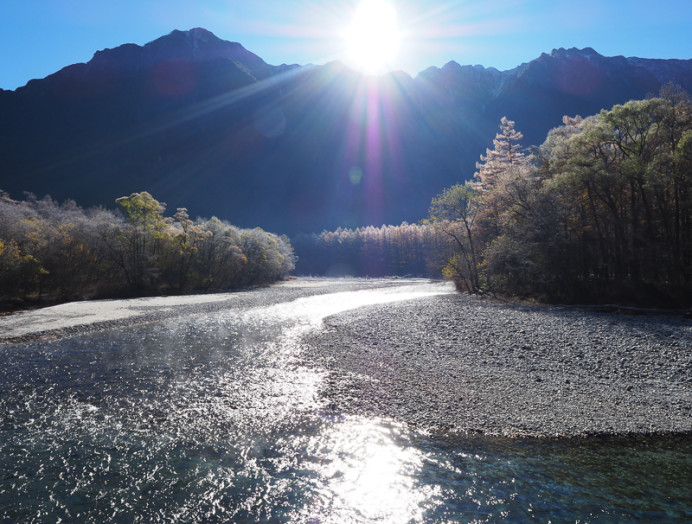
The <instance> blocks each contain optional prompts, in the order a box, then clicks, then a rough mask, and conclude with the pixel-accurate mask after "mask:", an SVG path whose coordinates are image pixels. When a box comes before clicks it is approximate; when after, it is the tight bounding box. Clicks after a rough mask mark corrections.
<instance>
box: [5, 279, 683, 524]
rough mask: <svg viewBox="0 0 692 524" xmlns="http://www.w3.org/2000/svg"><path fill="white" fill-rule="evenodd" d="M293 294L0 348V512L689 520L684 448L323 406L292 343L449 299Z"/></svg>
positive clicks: (30, 516) (11, 517)
mask: <svg viewBox="0 0 692 524" xmlns="http://www.w3.org/2000/svg"><path fill="white" fill-rule="evenodd" d="M293 285H294V286H295V287H296V288H300V286H301V285H303V287H302V288H301V289H302V290H303V292H301V294H300V295H299V296H294V295H290V294H288V295H286V299H287V300H286V301H281V300H277V299H276V298H274V299H272V300H267V301H266V302H267V304H266V305H264V304H263V302H265V301H263V300H262V299H261V296H262V295H261V294H262V293H267V294H270V293H273V291H272V290H271V288H269V289H267V290H258V291H253V292H251V293H254V294H255V295H253V296H258V297H260V299H259V300H249V301H245V302H243V300H240V299H239V301H238V303H234V304H232V306H229V307H222V308H218V309H216V310H212V311H210V310H205V311H201V312H199V313H197V314H186V315H185V316H182V317H180V316H175V315H173V316H167V317H166V316H164V317H162V318H160V319H158V320H148V321H146V322H139V323H130V324H127V325H123V326H121V327H115V328H108V329H100V330H96V331H93V332H91V333H86V334H80V335H75V336H69V337H58V338H56V339H54V340H44V341H32V342H24V343H12V344H4V345H0V355H1V358H2V362H3V366H2V368H1V369H0V464H1V467H0V471H1V472H2V478H1V480H0V520H1V521H3V522H82V521H88V522H92V521H111V522H171V521H180V522H214V521H220V522H222V521H232V522H245V521H250V522H258V521H264V522H315V523H317V522H448V521H454V522H458V521H464V522H469V521H474V522H496V521H515V522H525V521H538V522H547V521H549V520H551V521H553V522H562V521H565V522H567V521H569V522H623V521H652V520H665V521H680V522H684V521H689V520H690V519H691V518H692V440H691V439H690V437H689V436H677V437H676V436H670V437H639V438H634V437H632V438H614V437H613V438H599V439H506V438H490V437H482V436H478V437H464V436H460V435H452V434H444V433H439V432H438V433H432V432H430V431H426V430H425V428H418V429H412V428H409V427H407V426H406V425H405V424H402V423H400V422H397V421H396V420H391V419H386V418H365V417H355V416H342V415H339V414H335V413H334V411H333V410H330V409H327V406H326V401H325V400H324V399H322V398H321V396H320V393H319V391H320V384H321V383H322V381H323V380H324V378H325V371H323V370H320V369H319V368H315V367H312V366H311V367H307V366H305V365H304V361H303V360H302V359H301V339H302V337H303V336H304V335H306V334H307V333H314V332H315V331H319V330H320V329H322V322H323V320H324V319H325V318H326V317H328V316H331V315H337V314H339V313H341V312H343V311H347V310H352V309H355V308H361V307H365V306H368V305H374V304H386V303H390V302H396V301H404V300H406V301H415V300H418V299H420V298H423V297H430V296H434V295H438V294H446V293H450V292H451V289H450V288H449V286H447V285H445V284H440V283H428V282H425V281H407V282H400V283H397V282H389V283H387V285H386V286H379V285H376V284H372V285H367V286H362V287H365V289H355V288H353V289H351V288H344V287H343V286H342V287H339V286H338V285H335V286H333V287H328V285H327V284H324V283H322V284H317V285H315V284H314V283H311V284H306V283H303V284H301V283H300V282H298V283H297V284H293ZM311 286H314V290H315V291H314V293H313V292H311V291H310V287H311ZM325 286H327V287H325ZM306 290H307V291H306ZM0 325H1V324H0Z"/></svg>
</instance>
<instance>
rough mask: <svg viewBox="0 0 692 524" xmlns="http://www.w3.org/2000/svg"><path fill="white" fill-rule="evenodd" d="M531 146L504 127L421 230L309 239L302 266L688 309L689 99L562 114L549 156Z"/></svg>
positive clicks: (669, 90)
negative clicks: (473, 169)
mask: <svg viewBox="0 0 692 524" xmlns="http://www.w3.org/2000/svg"><path fill="white" fill-rule="evenodd" d="M522 138H523V136H522V134H521V132H520V131H519V130H517V129H515V123H514V122H513V121H511V120H509V119H507V118H506V117H505V118H503V119H502V120H501V122H500V131H499V132H498V134H497V135H496V138H495V140H494V141H493V147H492V148H488V149H487V151H486V154H485V155H481V157H480V161H479V162H478V163H477V165H476V169H477V171H476V172H475V174H474V177H473V179H472V180H468V181H467V182H465V183H463V184H462V183H460V184H457V185H455V186H453V187H450V188H448V189H446V190H444V191H443V192H442V193H441V194H440V195H438V196H437V197H436V198H435V199H433V201H432V203H431V206H430V210H429V216H428V217H427V218H426V219H425V220H423V221H422V222H421V224H419V225H415V226H412V225H408V224H402V225H401V226H383V227H382V228H380V229H376V228H365V229H359V230H356V231H351V230H337V231H335V232H323V233H322V234H320V235H312V236H311V237H305V236H304V237H302V238H299V239H296V241H295V245H296V250H297V253H298V255H299V256H303V254H304V253H305V254H306V255H309V256H308V257H307V258H308V259H309V260H310V261H318V262H317V263H318V264H322V265H321V266H319V265H315V263H314V262H313V263H312V264H310V265H300V266H299V268H301V269H303V270H304V272H308V273H310V272H317V273H319V272H325V271H327V270H328V268H339V267H347V268H349V269H350V270H352V271H353V272H354V273H355V274H361V275H371V276H375V275H380V274H392V275H395V274H398V275H402V274H406V273H412V274H428V275H435V274H436V273H437V274H438V275H439V273H438V270H439V269H440V268H442V272H443V274H444V275H445V276H446V277H448V278H450V279H452V280H453V281H454V282H455V284H456V287H457V288H458V289H459V290H461V291H465V292H470V293H482V294H494V295H497V296H511V297H519V298H529V299H536V300H540V301H546V302H565V303H586V302H594V303H608V302H618V303H623V304H648V305H656V306H664V307H665V306H667V307H689V306H690V305H692V103H691V101H690V97H689V95H688V94H687V93H686V92H684V91H683V90H681V89H680V88H678V87H676V86H674V85H667V86H665V87H664V88H662V90H661V92H660V94H659V96H656V97H650V98H647V99H644V100H632V101H629V102H627V103H625V104H623V105H616V106H614V107H612V108H611V109H609V110H603V111H601V112H600V113H599V114H597V115H593V116H587V117H584V118H582V117H581V116H575V117H567V116H566V117H564V118H563V125H562V126H560V127H557V128H555V129H553V130H551V131H550V132H549V133H548V136H547V137H546V139H545V141H544V142H543V143H542V144H541V145H540V146H532V147H529V148H525V147H523V146H522V144H521V139H522ZM440 258H442V259H444V262H443V263H440ZM301 264H302V263H301ZM340 265H341V266H340ZM325 268H326V269H325Z"/></svg>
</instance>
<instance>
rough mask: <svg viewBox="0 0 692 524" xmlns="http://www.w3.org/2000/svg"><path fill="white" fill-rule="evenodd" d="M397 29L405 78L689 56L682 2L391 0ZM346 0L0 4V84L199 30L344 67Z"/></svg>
mask: <svg viewBox="0 0 692 524" xmlns="http://www.w3.org/2000/svg"><path fill="white" fill-rule="evenodd" d="M390 1H391V3H392V4H394V6H395V8H396V11H397V17H398V22H399V26H400V29H401V34H402V36H401V44H400V50H399V53H398V56H397V58H396V60H395V61H394V63H393V64H392V68H393V69H401V70H404V71H406V72H408V73H409V74H411V75H415V74H417V73H418V72H420V71H421V70H423V69H425V68H426V67H429V66H442V65H444V64H445V63H446V62H448V61H450V60H454V61H456V62H459V63H460V64H482V65H484V66H486V67H490V66H492V67H496V68H498V69H500V70H506V69H511V68H513V67H515V66H517V65H519V64H521V63H522V62H527V61H529V60H532V59H534V58H536V57H538V56H539V55H540V54H541V52H550V51H551V50H552V49H554V48H559V47H579V48H582V47H587V46H588V47H593V48H594V49H596V51H598V52H599V53H601V54H603V55H606V56H615V55H624V56H639V57H642V58H682V59H689V58H692V37H691V36H690V35H692V2H691V1H690V0H663V1H658V2H652V1H641V0H629V1H624V0H609V1H606V0H573V1H562V0H553V1H538V0H512V1H510V0H494V1H493V0H457V1H443V2H429V1H422V0H390ZM357 3H358V2H357V1H355V0H353V1H347V0H334V1H329V0H324V1H308V0H298V1H289V0H256V1H253V0H151V1H148V0H110V1H105V0H0V29H1V30H0V88H3V89H15V88H17V87H19V86H22V85H24V84H26V82H27V81H29V80H30V79H32V78H42V77H44V76H47V75H49V74H51V73H53V72H55V71H57V70H59V69H60V68H62V67H64V66H66V65H69V64H72V63H76V62H86V61H88V60H89V59H90V58H91V57H92V55H93V54H94V52H95V51H97V50H101V49H104V48H112V47H116V46H118V45H120V44H123V43H136V44H140V45H143V44H145V43H147V42H149V41H151V40H154V39H156V38H158V37H159V36H162V35H165V34H167V33H169V32H170V31H172V30H173V29H181V30H185V29H190V28H193V27H204V28H206V29H209V30H210V31H212V32H213V33H215V34H216V35H217V36H219V37H220V38H223V39H224V40H231V41H235V42H240V43H241V44H243V45H244V46H245V47H246V48H247V49H249V50H250V51H252V52H254V53H256V54H258V55H259V56H261V57H262V58H263V59H264V60H265V61H267V62H268V63H270V64H274V65H276V64H280V63H299V64H307V63H313V64H322V63H325V62H329V61H332V60H342V61H345V60H346V57H347V54H346V49H345V44H344V39H343V33H344V31H345V28H346V27H347V25H348V23H349V20H350V18H351V17H352V15H353V12H354V10H355V7H356V5H357Z"/></svg>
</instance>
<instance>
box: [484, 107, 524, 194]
mask: <svg viewBox="0 0 692 524" xmlns="http://www.w3.org/2000/svg"><path fill="white" fill-rule="evenodd" d="M523 137H524V135H523V134H522V133H521V132H519V131H517V130H516V129H514V121H513V120H509V119H507V117H506V116H503V117H502V119H501V120H500V132H499V133H497V134H496V135H495V139H494V140H493V146H494V147H493V149H486V154H485V155H481V161H480V162H477V163H476V169H478V171H476V172H475V173H474V175H473V176H474V178H475V179H476V180H477V182H475V183H474V187H475V189H477V190H480V191H489V190H491V189H492V188H494V187H495V186H496V185H497V184H498V182H499V179H500V177H501V176H502V175H503V174H504V173H506V172H507V171H509V170H510V169H511V168H513V167H518V166H521V165H524V164H526V162H527V159H526V157H525V156H524V152H523V148H522V146H521V144H520V141H521V139H522V138H523Z"/></svg>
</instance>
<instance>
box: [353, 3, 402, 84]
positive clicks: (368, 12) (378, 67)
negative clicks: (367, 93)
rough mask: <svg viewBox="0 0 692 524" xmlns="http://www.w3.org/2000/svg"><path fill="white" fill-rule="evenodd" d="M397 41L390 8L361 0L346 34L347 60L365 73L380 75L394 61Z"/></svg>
mask: <svg viewBox="0 0 692 524" xmlns="http://www.w3.org/2000/svg"><path fill="white" fill-rule="evenodd" d="M400 38H401V36H400V33H399V26H398V25H397V17H396V10H395V9H394V6H393V5H392V4H390V3H388V2H386V1H384V0H365V1H364V2H362V3H361V4H360V5H359V6H358V8H357V9H356V12H355V14H354V16H353V20H352V21H351V25H350V26H349V28H348V29H347V31H346V47H347V51H348V58H349V60H350V61H351V62H352V64H353V65H354V66H356V67H357V68H359V69H361V70H362V71H363V72H365V73H370V74H376V73H382V72H384V71H385V70H386V68H387V67H388V66H390V65H391V63H392V62H393V60H394V59H395V58H396V55H397V52H398V51H399V43H400Z"/></svg>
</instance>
